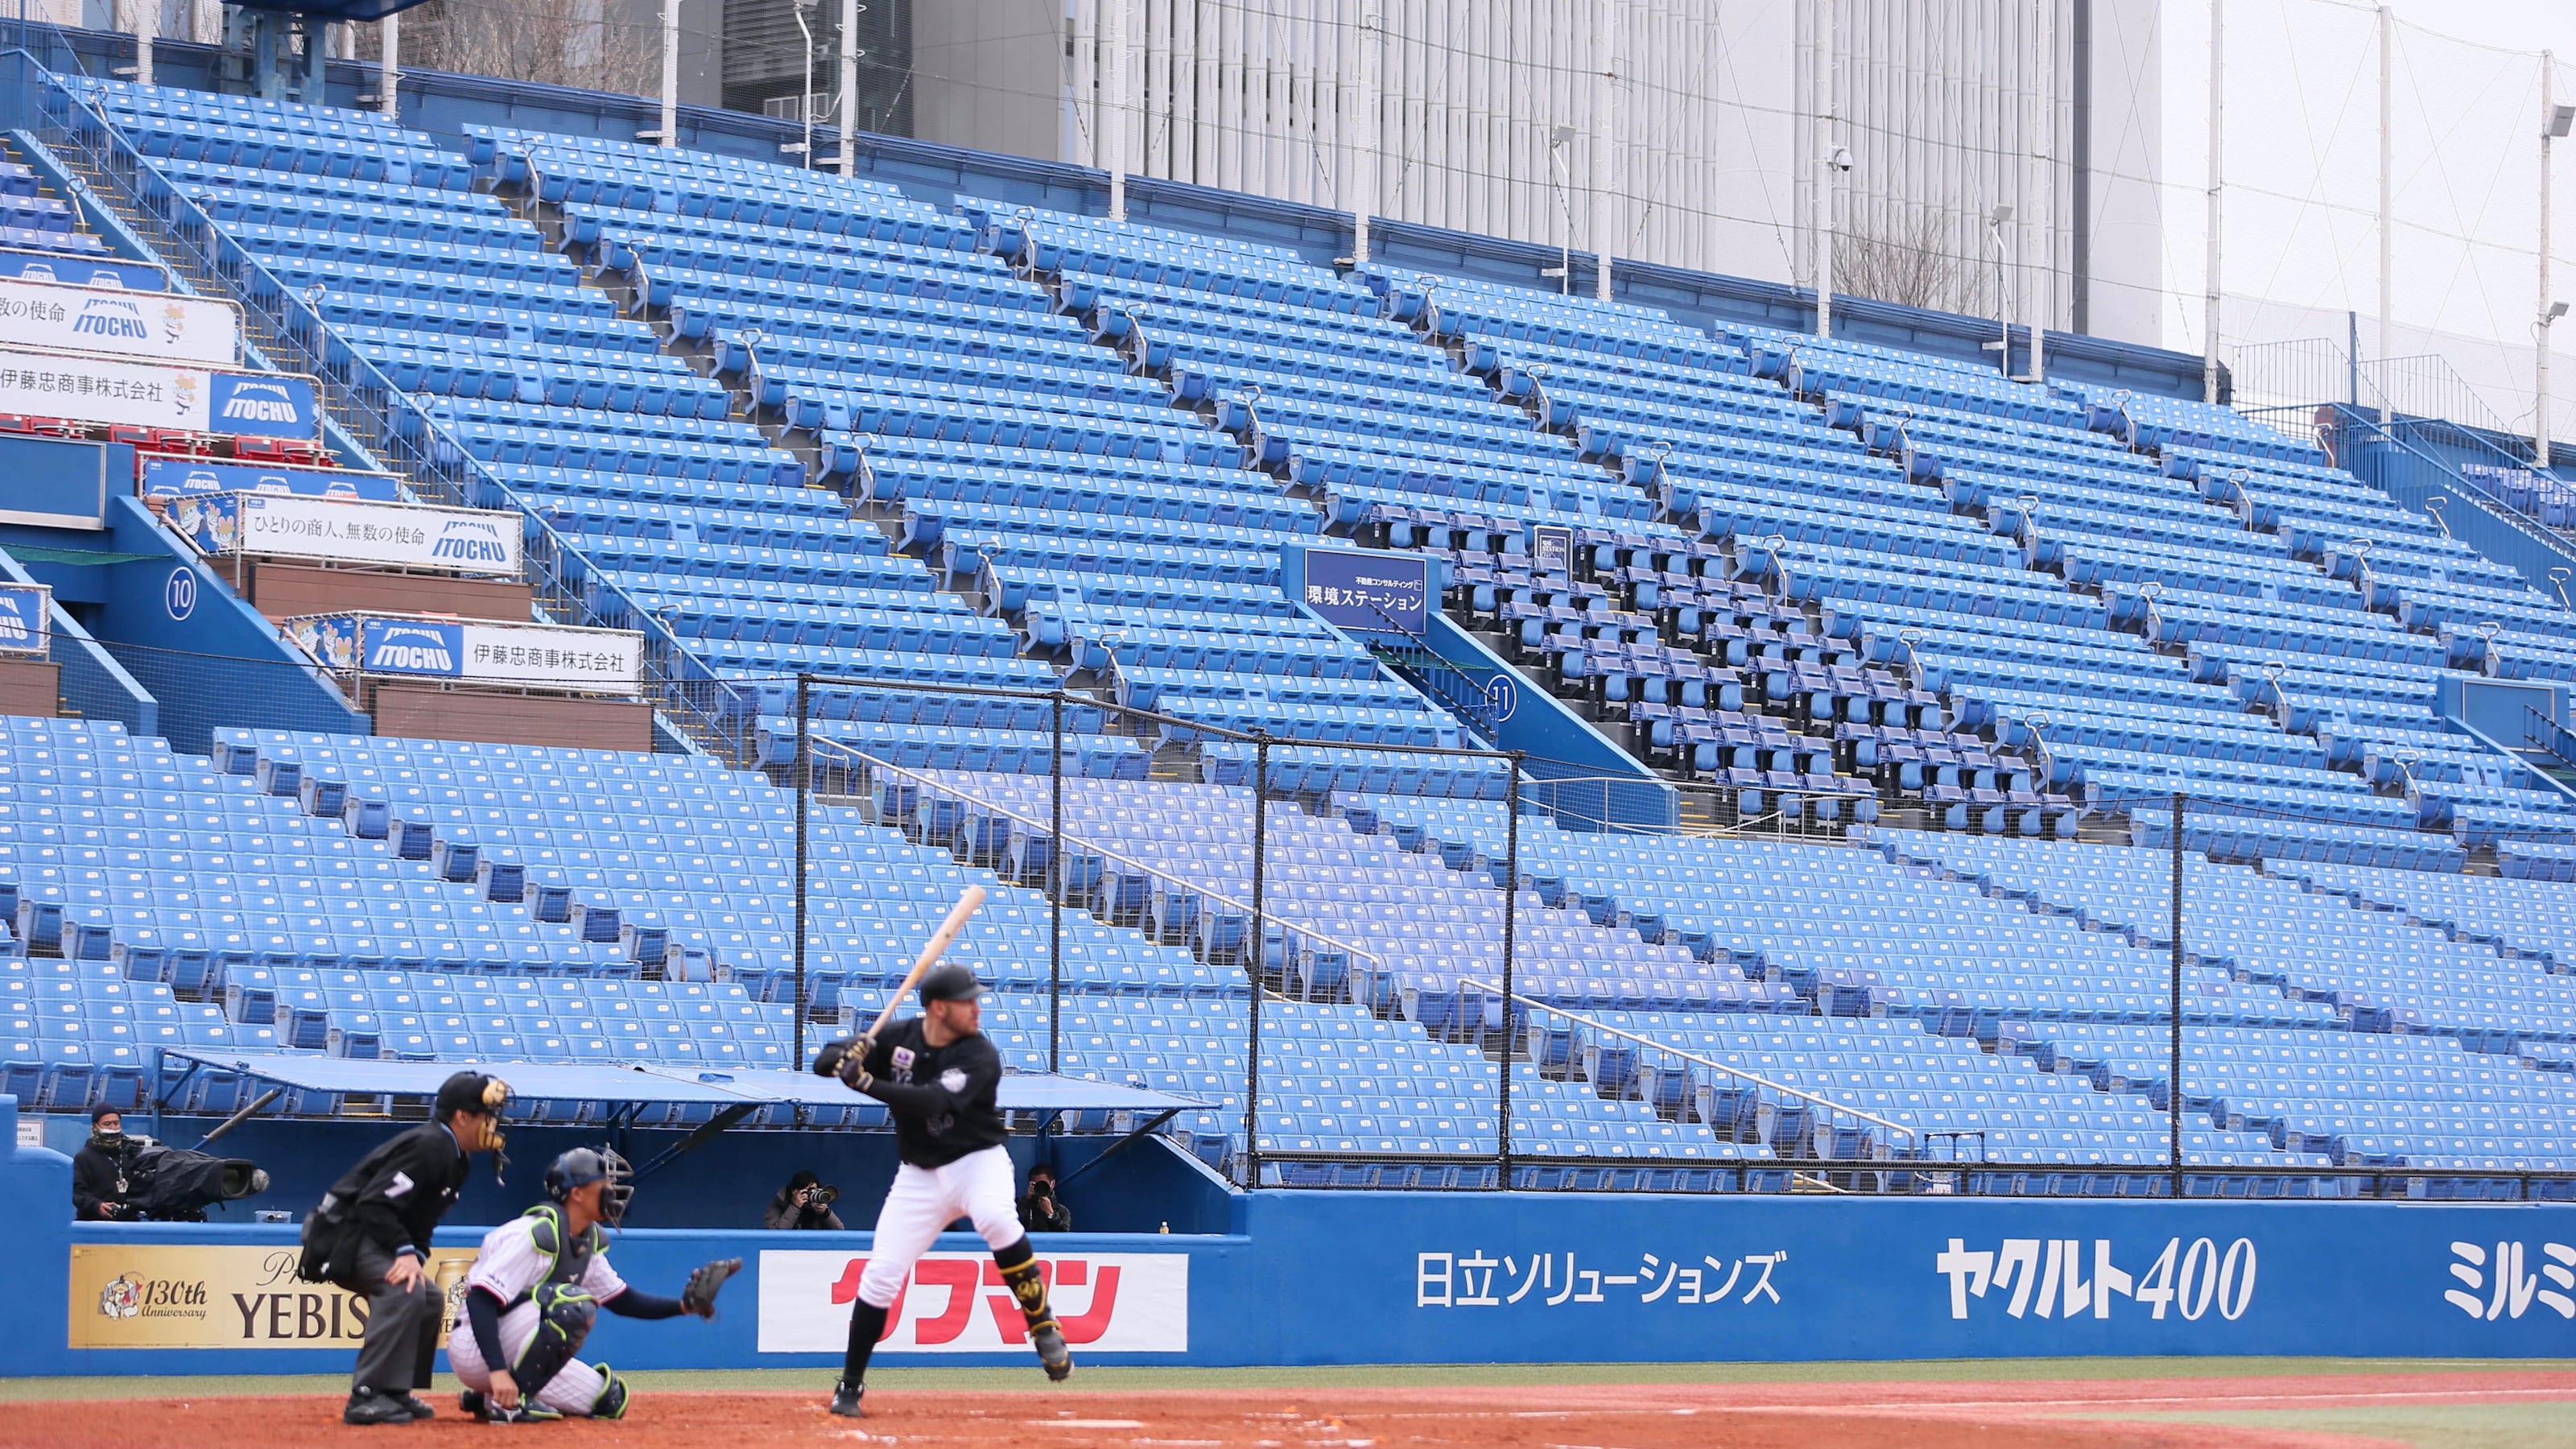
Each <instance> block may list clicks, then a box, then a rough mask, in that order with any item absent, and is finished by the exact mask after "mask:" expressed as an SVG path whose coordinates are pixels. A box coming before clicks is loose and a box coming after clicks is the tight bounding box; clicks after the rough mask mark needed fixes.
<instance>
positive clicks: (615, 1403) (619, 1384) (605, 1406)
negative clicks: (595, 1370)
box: [590, 1364, 626, 1419]
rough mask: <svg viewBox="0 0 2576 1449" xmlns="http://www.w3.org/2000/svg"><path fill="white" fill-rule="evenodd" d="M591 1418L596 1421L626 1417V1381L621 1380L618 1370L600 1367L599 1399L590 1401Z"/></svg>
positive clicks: (606, 1366)
mask: <svg viewBox="0 0 2576 1449" xmlns="http://www.w3.org/2000/svg"><path fill="white" fill-rule="evenodd" d="M590 1416H591V1417H592V1418H594V1419H623V1418H625V1417H626V1380H624V1379H621V1378H619V1377H618V1376H617V1370H615V1369H612V1368H610V1367H609V1366H608V1365H606V1364H601V1365H600V1366H599V1397H598V1398H595V1399H593V1400H591V1401H590Z"/></svg>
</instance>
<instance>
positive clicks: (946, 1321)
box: [759, 1249, 1190, 1357]
mask: <svg viewBox="0 0 2576 1449" xmlns="http://www.w3.org/2000/svg"><path fill="white" fill-rule="evenodd" d="M867 1265H868V1255H867V1252H866V1250H864V1249H859V1250H855V1251H846V1250H845V1251H838V1252H810V1251H805V1250H770V1249H764V1250H763V1251H762V1252H761V1254H760V1278H759V1283H760V1352H762V1353H839V1352H840V1351H841V1350H842V1349H843V1348H844V1347H846V1346H847V1345H848V1343H849V1336H850V1305H851V1303H853V1302H854V1301H856V1300H857V1297H858V1289H859V1274H860V1273H862V1272H863V1271H865V1270H866V1268H867ZM1038 1267H1039V1270H1040V1271H1041V1272H1042V1273H1044V1274H1045V1275H1046V1278H1047V1281H1048V1290H1047V1291H1048V1299H1049V1302H1050V1304H1051V1305H1052V1306H1053V1308H1054V1309H1055V1313H1056V1319H1057V1321H1058V1322H1059V1323H1061V1324H1062V1325H1063V1328H1064V1341H1065V1342H1066V1343H1067V1344H1069V1345H1071V1346H1072V1347H1074V1348H1075V1349H1085V1348H1087V1349H1091V1350H1093V1351H1094V1352H1100V1353H1186V1352H1187V1351H1188V1350H1189V1346H1190V1259H1189V1255H1188V1254H1186V1253H1080V1254H1068V1255H1065V1256H1061V1257H1058V1256H1052V1255H1050V1256H1047V1257H1042V1258H1040V1259H1039V1260H1038ZM1024 1323H1025V1321H1024V1320H1023V1319H1022V1318H1021V1316H1020V1307H1019V1304H1018V1302H1017V1301H1015V1300H1014V1299H1013V1298H1012V1297H1011V1290H1010V1289H1008V1288H1006V1287H1004V1286H1003V1285H1002V1270H1001V1269H999V1268H997V1267H995V1266H994V1265H993V1259H992V1255H991V1254H989V1253H930V1254H927V1255H925V1256H924V1257H923V1258H922V1259H921V1260H920V1261H919V1262H917V1263H915V1264H914V1265H913V1268H912V1276H911V1278H910V1279H909V1280H907V1281H906V1282H905V1284H904V1286H903V1288H902V1290H901V1291H900V1292H898V1293H897V1294H896V1295H895V1301H894V1309H893V1311H892V1312H890V1313H888V1314H887V1315H886V1336H885V1337H884V1338H882V1339H880V1340H878V1342H877V1352H878V1353H879V1354H880V1355H921V1356H924V1357H940V1356H948V1355H956V1354H973V1353H1000V1352H1003V1351H1005V1350H1009V1349H1025V1348H1026V1346H1027V1344H1028V1333H1027V1330H1026V1328H1025V1326H1024Z"/></svg>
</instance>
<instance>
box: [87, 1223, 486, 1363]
mask: <svg viewBox="0 0 2576 1449" xmlns="http://www.w3.org/2000/svg"><path fill="white" fill-rule="evenodd" d="M71 1252H72V1271H71V1317H70V1323H69V1326H68V1330H67V1332H66V1335H65V1346H66V1347H70V1348H337V1349H348V1348H353V1347H355V1346H356V1345H357V1343H358V1340H359V1339H361V1338H363V1337H365V1335H366V1331H367V1304H366V1300H365V1299H363V1298H360V1297H358V1296H357V1295H356V1294H354V1293H349V1292H345V1291H343V1290H341V1289H338V1288H334V1287H332V1286H330V1285H329V1284H327V1283H307V1282H305V1281H303V1280H302V1279H300V1278H298V1277H296V1276H295V1262H296V1258H297V1256H298V1250H297V1249H296V1248H295V1247H294V1246H293V1245H291V1244H289V1245H274V1246H272V1245H265V1244H234V1243H225V1244H212V1243H209V1244H183V1243H75V1244H73V1245H72V1250H71ZM473 1263H474V1251H473V1250H472V1249H470V1248H465V1249H459V1248H440V1249H437V1250H435V1251H433V1252H432V1253H431V1254H430V1273H431V1275H432V1276H433V1277H434V1278H435V1279H436V1281H437V1283H438V1285H439V1287H440V1288H441V1289H443V1290H445V1292H446V1295H447V1322H446V1324H445V1325H444V1326H443V1327H442V1329H441V1331H440V1335H439V1342H440V1343H441V1344H444V1343H445V1342H446V1341H447V1338H446V1331H445V1330H446V1329H447V1328H452V1327H454V1326H455V1323H456V1316H457V1312H458V1308H459V1305H460V1304H461V1302H462V1300H463V1297H464V1284H465V1270H466V1269H467V1268H469V1267H472V1266H473Z"/></svg>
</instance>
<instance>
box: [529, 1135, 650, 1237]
mask: <svg viewBox="0 0 2576 1449" xmlns="http://www.w3.org/2000/svg"><path fill="white" fill-rule="evenodd" d="M594 1182H604V1183H606V1184H607V1186H605V1187H603V1188H601V1189H600V1190H599V1220H600V1221H601V1222H603V1223H606V1224H607V1225H608V1226H610V1227H612V1228H613V1227H616V1226H617V1225H618V1223H619V1222H620V1221H622V1220H623V1219H624V1218H625V1216H626V1204H627V1203H629V1202H630V1201H632V1200H633V1199H634V1197H635V1181H634V1176H633V1174H632V1172H631V1171H630V1170H629V1169H628V1168H627V1165H626V1159H625V1158H623V1157H620V1156H618V1155H617V1150H616V1149H615V1148H613V1147H576V1148H573V1149H572V1150H571V1151H569V1152H566V1153H565V1154H563V1155H562V1156H561V1157H558V1158H556V1159H555V1160H554V1161H553V1162H551V1163H549V1164H547V1166H546V1182H545V1188H546V1196H547V1197H549V1198H552V1199H553V1200H554V1201H556V1202H562V1201H563V1200H564V1199H565V1198H568V1197H570V1196H572V1194H573V1190H574V1189H576V1188H583V1187H588V1186H589V1185H590V1184H592V1183H594Z"/></svg>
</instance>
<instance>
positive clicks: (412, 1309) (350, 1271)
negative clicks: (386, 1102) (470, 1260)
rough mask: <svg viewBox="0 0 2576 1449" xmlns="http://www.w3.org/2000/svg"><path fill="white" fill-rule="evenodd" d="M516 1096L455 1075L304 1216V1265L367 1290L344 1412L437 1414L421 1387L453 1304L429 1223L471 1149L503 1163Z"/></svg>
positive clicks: (313, 1273) (384, 1420)
mask: <svg viewBox="0 0 2576 1449" xmlns="http://www.w3.org/2000/svg"><path fill="white" fill-rule="evenodd" d="M509 1101H510V1087H509V1084H508V1083H506V1082H503V1081H502V1080H501V1079H500V1078H498V1077H487V1076H484V1075H482V1074H481V1073H479V1072H458V1073H457V1074H456V1075H454V1076H452V1077H449V1078H448V1079H447V1080H446V1081H445V1082H443V1083H441V1084H439V1088H438V1100H437V1103H436V1105H435V1106H434V1107H432V1108H431V1113H430V1120H429V1121H427V1122H424V1123H422V1124H421V1125H420V1126H418V1127H414V1128H412V1129H411V1130H410V1131H408V1132H405V1133H403V1134H402V1135H401V1136H399V1137H396V1138H394V1139H393V1140H392V1141H390V1142H387V1143H385V1144H384V1145H383V1146H381V1147H378V1148H377V1149H376V1150H375V1151H373V1152H370V1153H368V1154H367V1155H366V1156H365V1157H364V1158H361V1159H360V1160H359V1162H358V1165H357V1166H355V1167H353V1168H350V1169H349V1171H348V1173H347V1175H345V1176H343V1177H342V1178H341V1179H340V1180H339V1181H338V1182H335V1183H333V1184H331V1190H330V1191H329V1192H327V1193H325V1194H323V1197H322V1205H321V1206H320V1207H318V1208H316V1209H314V1211H313V1215H312V1216H311V1217H308V1218H306V1219H305V1221H304V1256H303V1261H302V1263H301V1265H300V1268H299V1271H300V1273H301V1276H302V1277H303V1278H304V1279H305V1280H306V1281H307V1282H312V1283H329V1284H332V1285H334V1286H336V1287H339V1288H344V1289H346V1290H348V1291H349V1292H351V1293H355V1294H357V1295H358V1296H360V1297H362V1298H364V1299H366V1300H367V1329H366V1338H365V1339H364V1340H363V1341H362V1342H361V1343H360V1344H359V1346H358V1368H357V1373H356V1375H355V1382H354V1386H353V1387H352V1388H351V1389H350V1391H349V1406H348V1407H347V1408H346V1409H345V1410H343V1411H342V1412H341V1415H340V1418H341V1420H342V1422H344V1423H350V1424H408V1423H410V1422H412V1421H413V1420H415V1419H427V1418H429V1417H430V1416H431V1414H432V1412H433V1411H432V1410H431V1409H430V1406H429V1405H428V1404H427V1403H426V1402H425V1401H423V1400H422V1399H421V1398H420V1397H419V1395H418V1394H417V1393H416V1392H415V1391H416V1390H420V1389H425V1388H428V1387H429V1376H430V1363H431V1360H432V1359H433V1358H434V1357H435V1356H436V1354H437V1352H438V1330H439V1326H440V1322H441V1320H442V1318H443V1317H444V1315H445V1310H446V1304H445V1302H444V1301H443V1297H442V1295H441V1294H440V1292H439V1289H438V1285H437V1284H436V1283H435V1282H433V1281H432V1280H431V1278H430V1274H429V1239H430V1234H431V1233H433V1232H435V1231H436V1230H437V1228H438V1220H439V1219H440V1218H443V1217H445V1216H446V1215H447V1210H448V1209H449V1208H451V1207H454V1206H455V1205H456V1197H457V1194H458V1193H460V1192H462V1191H464V1189H465V1170H466V1165H467V1160H466V1155H467V1154H468V1153H473V1152H489V1153H492V1154H494V1159H495V1160H494V1164H493V1176H494V1177H495V1178H498V1177H499V1175H500V1173H501V1170H502V1168H504V1167H506V1166H507V1165H508V1163H509V1159H508V1158H507V1157H505V1156H502V1155H501V1131H500V1119H501V1109H502V1108H503V1107H505V1106H507V1105H508V1104H509Z"/></svg>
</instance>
